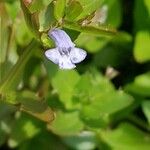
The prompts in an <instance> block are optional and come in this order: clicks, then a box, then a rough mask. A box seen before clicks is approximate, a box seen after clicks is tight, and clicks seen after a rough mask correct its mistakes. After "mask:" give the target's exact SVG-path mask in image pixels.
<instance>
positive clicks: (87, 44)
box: [75, 33, 109, 53]
mask: <svg viewBox="0 0 150 150" xmlns="http://www.w3.org/2000/svg"><path fill="white" fill-rule="evenodd" d="M108 41H109V38H108V37H96V36H92V35H90V34H86V33H81V34H80V35H79V36H78V38H77V39H76V40H75V43H76V44H77V45H78V47H83V48H84V49H86V50H87V51H88V52H90V53H96V52H98V51H100V50H101V48H103V47H104V46H105V45H106V44H107V43H108Z"/></svg>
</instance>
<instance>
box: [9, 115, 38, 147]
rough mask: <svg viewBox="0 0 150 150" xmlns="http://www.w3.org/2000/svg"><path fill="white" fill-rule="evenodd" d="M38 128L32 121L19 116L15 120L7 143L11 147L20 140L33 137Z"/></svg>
mask: <svg viewBox="0 0 150 150" xmlns="http://www.w3.org/2000/svg"><path fill="white" fill-rule="evenodd" d="M39 131H40V129H39V128H38V127H37V125H36V124H35V123H34V121H32V120H29V118H27V117H26V116H23V115H22V116H21V117H20V118H19V119H17V120H16V121H15V124H14V126H13V128H12V131H11V133H10V137H9V140H8V145H9V146H10V147H11V148H14V147H16V146H18V145H19V144H20V143H21V142H23V141H25V140H27V139H30V138H32V137H34V136H35V135H36V134H38V133H39Z"/></svg>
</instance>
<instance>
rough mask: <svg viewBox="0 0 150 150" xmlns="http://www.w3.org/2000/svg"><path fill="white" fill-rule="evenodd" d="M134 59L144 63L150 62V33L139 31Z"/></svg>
mask: <svg viewBox="0 0 150 150" xmlns="http://www.w3.org/2000/svg"><path fill="white" fill-rule="evenodd" d="M134 57H135V59H136V60H137V61H138V62H140V63H144V62H146V61H149V60H150V32H149V31H139V32H138V33H137V34H136V38H135V45H134Z"/></svg>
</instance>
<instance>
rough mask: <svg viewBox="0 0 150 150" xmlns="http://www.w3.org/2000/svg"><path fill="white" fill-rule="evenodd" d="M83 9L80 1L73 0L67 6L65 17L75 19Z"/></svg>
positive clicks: (70, 19)
mask: <svg viewBox="0 0 150 150" xmlns="http://www.w3.org/2000/svg"><path fill="white" fill-rule="evenodd" d="M82 11H83V7H82V6H81V4H80V2H79V1H76V0H73V1H71V2H70V3H69V5H68V7H67V8H66V13H65V14H66V15H65V19H67V20H68V21H74V20H76V18H77V17H78V16H79V15H80V14H81V12H82Z"/></svg>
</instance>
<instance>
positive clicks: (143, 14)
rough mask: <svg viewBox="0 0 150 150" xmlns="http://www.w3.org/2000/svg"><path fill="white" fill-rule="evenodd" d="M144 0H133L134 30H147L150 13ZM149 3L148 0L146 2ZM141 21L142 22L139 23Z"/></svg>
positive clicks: (149, 25)
mask: <svg viewBox="0 0 150 150" xmlns="http://www.w3.org/2000/svg"><path fill="white" fill-rule="evenodd" d="M146 3H147V2H146V0H138V1H135V6H134V31H135V32H137V31H140V30H149V27H150V21H149V20H150V14H149V10H148V9H147V4H146ZM148 3H149V2H148ZM141 22H142V23H141Z"/></svg>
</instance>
